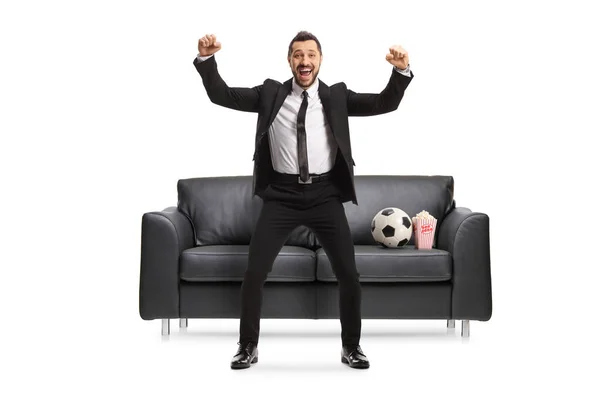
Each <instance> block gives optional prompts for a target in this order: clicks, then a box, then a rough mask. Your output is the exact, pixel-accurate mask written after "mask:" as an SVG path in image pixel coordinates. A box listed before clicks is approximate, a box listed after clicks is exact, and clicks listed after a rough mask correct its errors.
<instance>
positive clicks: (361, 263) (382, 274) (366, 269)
mask: <svg viewBox="0 0 600 400" xmlns="http://www.w3.org/2000/svg"><path fill="white" fill-rule="evenodd" d="M354 252H355V259H356V268H357V270H358V273H359V274H360V277H359V281H360V282H440V281H448V280H450V278H451V276H452V258H451V255H450V253H448V252H447V251H444V250H438V249H431V250H429V249H427V250H417V249H415V247H414V246H404V247H402V248H399V249H392V248H386V247H382V246H380V245H355V246H354ZM316 254H317V280H319V281H324V282H337V279H336V277H335V274H334V273H333V269H331V263H330V262H329V258H328V257H327V255H326V253H325V251H324V250H323V249H322V248H320V249H318V250H317V252H316Z"/></svg>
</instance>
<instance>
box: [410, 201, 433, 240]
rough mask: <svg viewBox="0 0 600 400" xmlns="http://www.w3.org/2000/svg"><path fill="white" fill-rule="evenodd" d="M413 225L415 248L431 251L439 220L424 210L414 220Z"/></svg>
mask: <svg viewBox="0 0 600 400" xmlns="http://www.w3.org/2000/svg"><path fill="white" fill-rule="evenodd" d="M412 223H413V231H414V233H415V248H417V249H431V248H432V247H433V238H434V236H435V227H436V225H437V219H435V217H434V216H433V215H431V214H429V213H428V212H427V211H425V210H423V211H421V212H420V213H418V214H417V215H416V216H414V217H413V218H412Z"/></svg>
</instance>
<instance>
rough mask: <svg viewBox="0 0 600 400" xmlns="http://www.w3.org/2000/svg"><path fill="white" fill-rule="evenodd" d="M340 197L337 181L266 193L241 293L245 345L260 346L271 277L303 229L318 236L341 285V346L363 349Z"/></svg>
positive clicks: (276, 187)
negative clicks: (290, 242) (288, 243)
mask: <svg viewBox="0 0 600 400" xmlns="http://www.w3.org/2000/svg"><path fill="white" fill-rule="evenodd" d="M340 196H341V191H340V189H339V188H338V186H337V185H336V184H335V183H334V181H332V180H329V181H320V182H315V183H312V184H301V183H298V182H292V183H273V184H270V185H269V186H268V187H267V189H266V190H265V191H264V194H263V195H262V196H261V197H262V198H263V207H262V211H261V214H260V216H259V218H258V222H257V225H256V230H255V231H254V234H253V235H252V238H251V240H250V249H249V255H248V268H247V270H246V272H245V275H244V281H243V283H242V288H241V317H240V337H239V340H240V342H254V343H256V344H258V340H259V332H260V314H261V308H262V299H263V295H262V291H263V286H264V283H265V280H266V278H267V274H268V273H269V272H270V271H271V270H272V268H273V262H274V261H275V258H276V257H277V255H278V254H279V251H280V250H281V248H282V247H283V245H284V243H285V242H286V240H287V238H288V237H289V235H290V233H291V232H292V230H294V229H295V228H296V227H297V226H299V225H304V226H306V227H308V228H309V229H311V230H312V231H313V232H314V233H315V235H316V237H317V239H318V240H319V242H320V244H321V245H322V246H323V249H324V251H325V253H326V255H327V257H328V258H329V260H330V262H331V266H332V268H333V272H334V273H335V275H336V277H337V280H338V288H339V304H340V323H341V328H342V329H341V330H342V332H341V337H342V344H343V345H358V344H359V341H360V332H361V313H360V311H361V308H360V307H361V287H360V283H359V280H358V278H359V274H358V271H357V270H356V262H355V258H354V245H353V241H352V237H351V234H350V227H349V226H348V220H347V218H346V214H345V212H344V206H343V204H342V202H341V201H340Z"/></svg>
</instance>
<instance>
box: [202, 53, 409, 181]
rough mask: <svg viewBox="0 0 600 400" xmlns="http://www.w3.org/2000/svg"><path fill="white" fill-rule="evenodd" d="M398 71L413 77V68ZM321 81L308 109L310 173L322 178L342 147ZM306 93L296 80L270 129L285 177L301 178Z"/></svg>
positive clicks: (273, 149)
mask: <svg viewBox="0 0 600 400" xmlns="http://www.w3.org/2000/svg"><path fill="white" fill-rule="evenodd" d="M209 57H212V55H211V56H206V57H202V56H200V55H199V54H198V56H197V58H198V60H199V61H204V60H206V59H208V58H209ZM394 69H395V70H396V71H397V72H399V73H401V74H402V75H406V76H409V77H410V68H409V67H407V68H406V69H403V70H401V69H398V68H395V67H394ZM318 90H319V80H318V79H315V81H314V82H313V84H312V85H311V86H310V87H309V88H308V89H306V91H307V93H308V108H307V110H306V121H305V126H306V149H307V154H308V172H309V173H311V174H322V173H325V172H327V171H329V170H331V169H332V168H333V165H334V164H335V156H336V154H337V150H338V146H337V143H336V141H335V138H334V137H333V133H332V132H331V128H330V127H329V122H328V121H327V118H326V117H325V110H324V109H323V104H321V98H320V97H319V91H318ZM303 91H304V89H303V88H302V87H300V86H299V85H298V84H297V83H296V79H293V80H292V92H291V93H290V94H289V95H288V96H287V97H286V99H285V101H284V102H283V105H282V106H281V108H280V109H279V112H278V113H277V116H276V117H275V120H274V121H273V123H272V124H271V126H270V127H269V143H270V148H271V159H272V161H273V169H274V170H275V171H277V172H281V173H285V174H299V173H300V166H299V164H298V141H297V137H298V134H297V131H296V123H297V119H298V111H300V105H301V104H302V92H303Z"/></svg>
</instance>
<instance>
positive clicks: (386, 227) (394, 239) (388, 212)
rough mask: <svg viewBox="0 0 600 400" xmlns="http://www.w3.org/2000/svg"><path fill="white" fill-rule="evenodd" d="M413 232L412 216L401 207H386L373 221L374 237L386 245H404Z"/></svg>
mask: <svg viewBox="0 0 600 400" xmlns="http://www.w3.org/2000/svg"><path fill="white" fill-rule="evenodd" d="M412 232H413V227H412V221H411V219H410V217H409V216H408V214H407V213H405V212H404V211H402V210H401V209H399V208H395V207H388V208H384V209H383V210H381V211H379V212H378V213H377V214H375V217H374V218H373V221H371V234H372V235H373V239H375V241H376V242H377V243H381V244H382V245H384V246H386V247H402V246H404V245H405V244H406V243H408V241H409V240H410V237H411V236H412Z"/></svg>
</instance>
